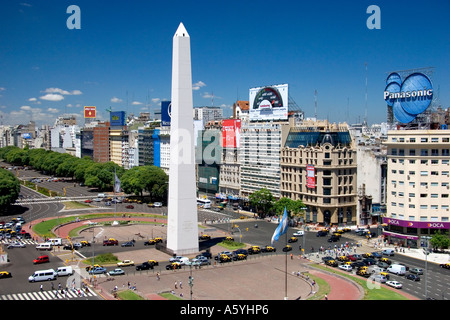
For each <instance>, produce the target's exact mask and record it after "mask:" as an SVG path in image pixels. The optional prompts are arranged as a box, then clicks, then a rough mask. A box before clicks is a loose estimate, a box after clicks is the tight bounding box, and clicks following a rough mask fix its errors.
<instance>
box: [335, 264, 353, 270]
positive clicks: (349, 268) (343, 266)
mask: <svg viewBox="0 0 450 320" xmlns="http://www.w3.org/2000/svg"><path fill="white" fill-rule="evenodd" d="M338 268H339V269H341V270H344V271H348V272H350V271H352V270H353V268H352V266H349V265H348V264H341V265H340V266H339V267H338Z"/></svg>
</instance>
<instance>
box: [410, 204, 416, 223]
mask: <svg viewBox="0 0 450 320" xmlns="http://www.w3.org/2000/svg"><path fill="white" fill-rule="evenodd" d="M408 207H409V208H410V209H415V208H416V205H415V204H410V205H409V206H408ZM409 220H411V219H409Z"/></svg>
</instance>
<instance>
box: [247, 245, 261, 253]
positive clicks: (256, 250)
mask: <svg viewBox="0 0 450 320" xmlns="http://www.w3.org/2000/svg"><path fill="white" fill-rule="evenodd" d="M260 252H261V248H260V247H259V246H251V247H250V248H248V254H258V253H260Z"/></svg>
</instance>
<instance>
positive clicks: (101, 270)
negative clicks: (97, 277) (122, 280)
mask: <svg viewBox="0 0 450 320" xmlns="http://www.w3.org/2000/svg"><path fill="white" fill-rule="evenodd" d="M106 272H107V271H106V268H105V267H95V268H92V269H91V270H89V274H102V273H106Z"/></svg>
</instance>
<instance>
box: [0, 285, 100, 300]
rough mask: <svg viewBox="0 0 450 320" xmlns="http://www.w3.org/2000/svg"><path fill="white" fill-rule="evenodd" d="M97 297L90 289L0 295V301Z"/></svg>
mask: <svg viewBox="0 0 450 320" xmlns="http://www.w3.org/2000/svg"><path fill="white" fill-rule="evenodd" d="M89 297H97V294H96V293H95V292H94V291H93V290H91V289H90V288H86V289H84V290H82V289H80V290H78V289H75V290H71V289H69V290H64V292H63V293H62V292H61V290H49V291H34V292H24V293H9V294H3V295H0V300H2V301H3V300H22V301H32V300H58V299H75V298H84V299H86V298H89Z"/></svg>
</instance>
